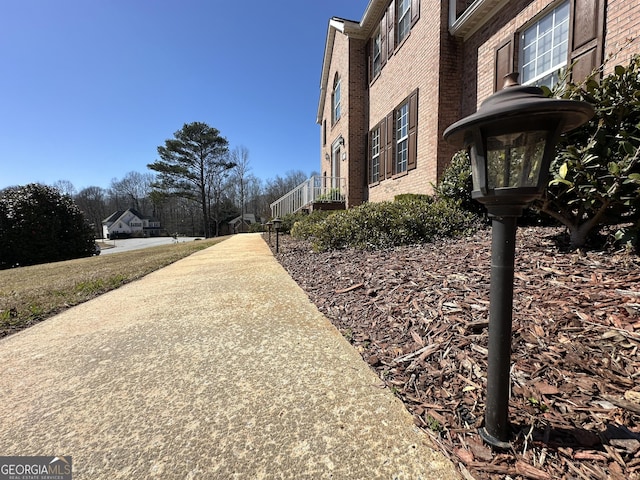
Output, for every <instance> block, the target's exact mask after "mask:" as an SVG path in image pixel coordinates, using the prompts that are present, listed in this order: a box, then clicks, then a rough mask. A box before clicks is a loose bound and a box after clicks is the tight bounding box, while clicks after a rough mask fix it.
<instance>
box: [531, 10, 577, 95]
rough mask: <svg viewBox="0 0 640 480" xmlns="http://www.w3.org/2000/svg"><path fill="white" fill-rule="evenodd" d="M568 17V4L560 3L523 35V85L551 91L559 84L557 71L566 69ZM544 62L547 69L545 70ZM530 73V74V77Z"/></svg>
mask: <svg viewBox="0 0 640 480" xmlns="http://www.w3.org/2000/svg"><path fill="white" fill-rule="evenodd" d="M569 15H570V8H569V2H568V1H565V2H562V3H561V4H559V5H558V6H557V7H555V8H554V9H553V10H552V11H551V12H550V13H548V14H547V15H545V16H544V17H542V18H540V19H539V20H538V21H536V22H535V23H534V24H532V25H531V26H529V27H528V28H527V29H525V30H524V31H523V32H522V34H521V36H520V52H519V58H520V75H521V77H520V78H521V83H522V84H523V85H546V86H548V87H553V85H554V84H555V83H556V82H557V81H558V78H559V71H560V70H561V69H562V68H564V67H566V66H567V58H568V48H569ZM549 21H550V22H551V25H550V28H549V29H547V30H544V31H543V30H542V28H544V25H545V24H546V23H548V22H549ZM527 38H529V41H528V43H527V40H526V39H527ZM527 51H529V52H530V54H529V55H527ZM527 57H528V58H527ZM547 61H548V62H549V65H548V66H546V67H545V63H546V62H547ZM530 70H532V71H533V72H532V73H530V74H529V71H530Z"/></svg>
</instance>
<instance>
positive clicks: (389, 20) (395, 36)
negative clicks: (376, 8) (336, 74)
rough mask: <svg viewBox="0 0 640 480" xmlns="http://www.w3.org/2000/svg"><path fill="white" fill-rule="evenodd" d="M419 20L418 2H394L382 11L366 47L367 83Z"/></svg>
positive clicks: (377, 72) (416, 0) (378, 71)
mask: <svg viewBox="0 0 640 480" xmlns="http://www.w3.org/2000/svg"><path fill="white" fill-rule="evenodd" d="M419 19H420V0H394V1H392V2H391V4H390V5H389V6H388V8H387V9H386V10H385V11H384V13H383V15H382V18H381V19H380V23H379V25H377V28H376V29H375V30H374V32H375V33H374V34H373V35H372V36H371V38H370V39H369V45H368V47H367V55H368V57H369V58H368V59H367V61H368V64H369V81H370V82H373V81H374V80H375V79H376V78H377V76H378V74H380V72H381V71H382V69H383V68H384V67H385V65H386V64H387V62H388V61H390V60H391V57H392V56H393V55H394V54H395V51H396V48H397V47H398V46H399V45H400V44H401V43H402V42H403V41H404V40H405V39H406V38H407V37H408V36H409V33H410V32H411V28H413V26H414V25H415V24H416V22H417V21H418V20H419Z"/></svg>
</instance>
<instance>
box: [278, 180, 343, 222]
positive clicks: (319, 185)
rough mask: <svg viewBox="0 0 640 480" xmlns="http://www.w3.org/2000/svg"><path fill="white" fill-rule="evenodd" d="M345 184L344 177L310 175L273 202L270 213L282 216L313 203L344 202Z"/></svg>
mask: <svg viewBox="0 0 640 480" xmlns="http://www.w3.org/2000/svg"><path fill="white" fill-rule="evenodd" d="M346 185H347V180H346V178H341V177H311V178H310V179H309V180H307V181H305V182H304V183H301V184H300V185H298V186H297V187H296V188H294V189H293V190H291V191H290V192H289V193H287V194H285V195H283V196H282V197H280V198H279V199H278V200H276V201H275V202H273V203H272V204H271V215H272V216H273V218H275V217H280V218H282V217H283V216H284V215H288V214H290V213H296V212H297V211H298V210H301V209H303V208H305V207H308V206H310V205H311V204H313V203H322V202H344V199H345V192H346Z"/></svg>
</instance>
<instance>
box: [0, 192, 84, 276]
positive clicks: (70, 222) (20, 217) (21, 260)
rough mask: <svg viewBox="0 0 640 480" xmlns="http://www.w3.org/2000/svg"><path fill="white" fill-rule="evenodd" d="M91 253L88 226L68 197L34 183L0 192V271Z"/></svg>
mask: <svg viewBox="0 0 640 480" xmlns="http://www.w3.org/2000/svg"><path fill="white" fill-rule="evenodd" d="M93 253H95V243H94V235H93V232H92V230H91V227H90V226H89V224H88V223H87V222H86V221H85V218H84V216H83V214H82V212H81V211H80V209H79V208H78V207H77V205H76V204H75V203H73V201H72V200H71V197H70V196H68V195H63V194H61V193H60V192H59V191H58V190H57V189H55V188H53V187H48V186H45V185H39V184H36V183H32V184H29V185H25V186H21V187H11V188H7V189H5V190H3V191H2V192H1V193H0V269H5V268H11V267H17V266H25V265H36V264H39V263H48V262H57V261H61V260H70V259H72V258H80V257H88V256H91V255H92V254H93Z"/></svg>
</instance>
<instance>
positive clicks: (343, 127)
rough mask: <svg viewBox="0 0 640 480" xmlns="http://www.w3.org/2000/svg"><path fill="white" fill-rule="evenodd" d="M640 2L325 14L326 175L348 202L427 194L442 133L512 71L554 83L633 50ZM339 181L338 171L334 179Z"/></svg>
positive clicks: (443, 160)
mask: <svg viewBox="0 0 640 480" xmlns="http://www.w3.org/2000/svg"><path fill="white" fill-rule="evenodd" d="M639 34H640V2H636V1H628V0H466V1H465V0H439V1H435V0H370V1H369V3H368V5H367V7H366V10H365V11H364V14H363V17H362V19H360V20H359V21H358V20H355V21H352V20H346V19H342V18H338V17H334V18H332V19H330V21H329V26H328V32H327V38H326V44H325V54H324V60H323V65H322V76H321V93H320V100H319V105H318V114H317V123H318V124H320V130H321V148H320V165H321V174H322V176H323V177H324V178H327V181H330V180H328V179H332V178H335V177H343V178H345V179H346V186H345V187H344V188H345V192H344V193H345V197H346V206H347V208H348V207H351V206H355V205H358V204H360V203H362V202H364V201H383V200H392V199H393V198H394V196H395V195H397V194H400V193H431V191H432V185H433V184H435V183H436V182H437V181H438V179H439V178H440V177H441V175H442V173H443V171H444V169H445V168H446V166H447V164H448V162H449V160H450V158H451V156H452V155H453V153H455V152H454V149H453V148H452V147H451V146H449V145H448V144H447V143H446V142H445V141H444V140H443V139H442V133H443V131H444V130H445V128H447V127H448V126H449V125H450V124H451V123H453V122H455V121H456V120H458V119H460V118H462V117H464V116H466V115H469V114H471V113H473V112H474V111H476V109H477V108H478V107H479V105H480V103H481V102H482V101H483V100H484V99H485V98H486V97H488V96H489V95H491V94H492V93H493V92H495V91H496V90H497V89H500V88H501V87H502V78H503V77H504V75H505V74H506V73H509V72H511V71H519V72H520V83H522V84H529V83H534V84H546V85H549V86H551V85H552V84H553V83H554V82H555V81H556V80H557V78H558V72H559V70H560V69H562V68H566V67H567V66H568V65H571V64H575V65H574V68H573V75H574V81H576V80H578V79H580V78H584V77H585V76H586V75H587V74H588V73H589V72H591V71H592V69H593V68H594V67H596V66H599V65H601V64H602V63H603V61H604V59H605V58H608V57H615V58H614V60H613V61H611V62H607V63H606V65H605V68H604V74H607V73H609V72H610V71H611V70H612V69H613V67H614V66H615V65H616V64H624V63H627V62H628V60H629V58H630V57H631V55H633V54H637V53H640V39H639V40H636V41H633V39H635V37H637V36H638V35H639ZM332 181H335V180H332Z"/></svg>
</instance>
